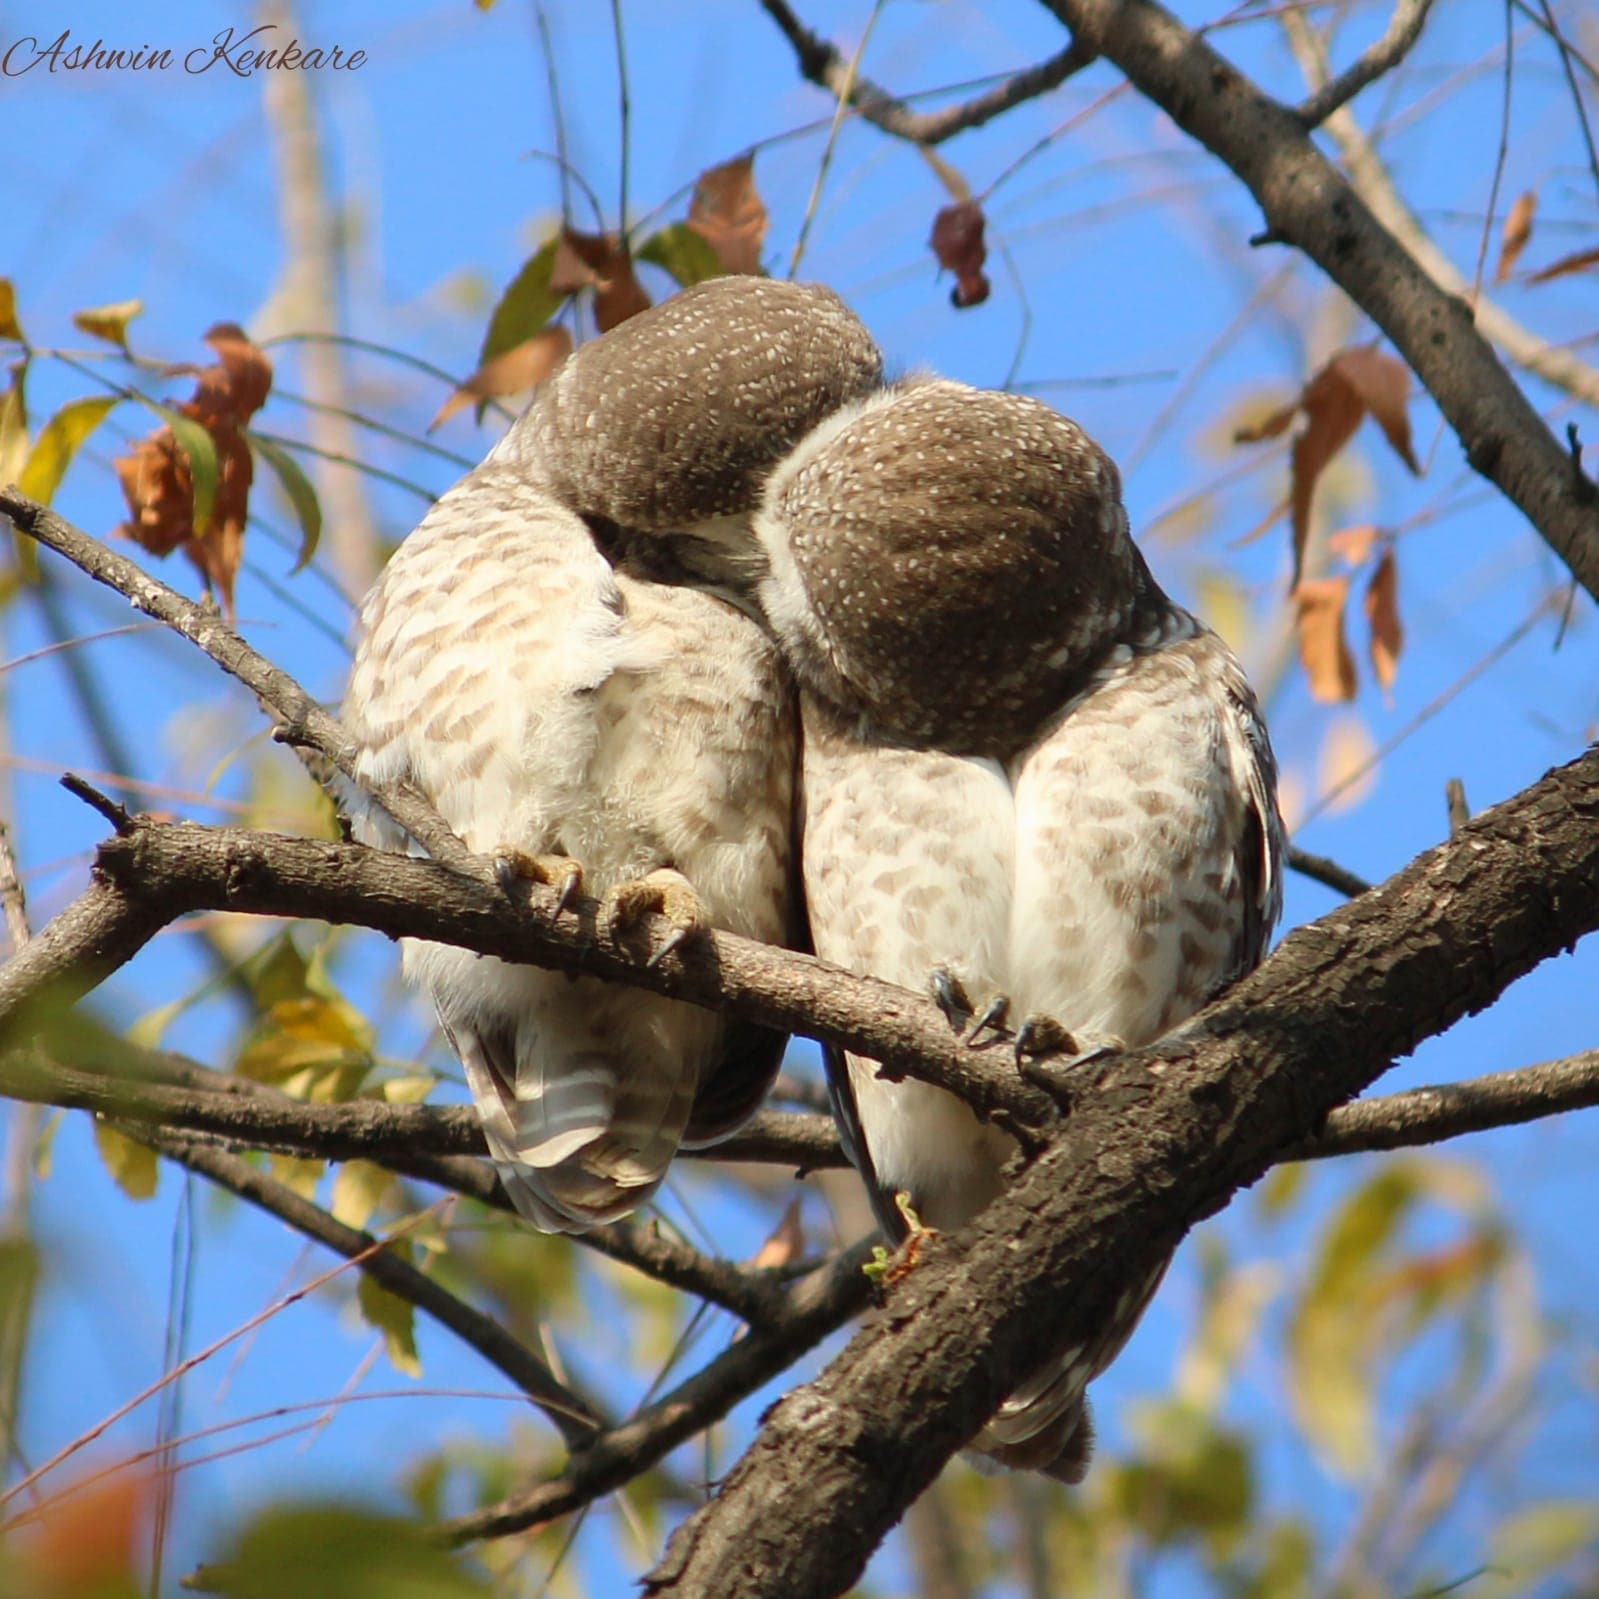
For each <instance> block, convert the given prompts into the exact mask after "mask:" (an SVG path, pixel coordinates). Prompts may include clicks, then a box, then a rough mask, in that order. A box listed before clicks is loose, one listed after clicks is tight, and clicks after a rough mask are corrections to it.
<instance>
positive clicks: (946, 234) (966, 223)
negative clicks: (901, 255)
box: [928, 200, 992, 311]
mask: <svg viewBox="0 0 1599 1599" xmlns="http://www.w3.org/2000/svg"><path fill="white" fill-rule="evenodd" d="M986 222H987V219H986V218H985V217H984V216H983V208H982V206H980V205H979V204H978V203H977V201H975V200H963V201H961V202H960V203H959V204H958V205H946V206H945V207H944V209H943V210H942V211H940V212H939V213H938V215H937V216H936V217H934V218H933V234H932V237H931V238H930V239H929V240H928V243H929V244H930V245H931V246H932V251H933V254H934V255H935V256H937V257H938V264H939V266H941V267H942V268H943V269H944V270H945V271H946V272H953V273H954V274H955V287H954V288H953V289H952V290H951V291H950V296H949V303H950V304H951V305H952V306H954V307H955V308H956V310H958V311H959V310H965V309H966V308H967V307H968V306H973V305H981V304H982V303H983V301H984V300H986V299H987V298H988V296H989V291H990V289H991V287H992V286H991V285H990V283H989V281H988V278H987V276H986V275H985V273H984V272H983V263H984V262H985V261H986V260H987V259H988V248H987V246H986V245H985V244H984V243H983V229H984V227H985V226H986Z"/></svg>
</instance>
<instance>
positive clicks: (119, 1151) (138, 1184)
mask: <svg viewBox="0 0 1599 1599" xmlns="http://www.w3.org/2000/svg"><path fill="white" fill-rule="evenodd" d="M94 1142H95V1147H96V1148H97V1149H98V1150H99V1151H100V1159H101V1160H102V1161H104V1163H105V1169H106V1170H107V1171H108V1172H110V1173H111V1176H112V1178H113V1179H114V1181H115V1182H116V1185H117V1187H118V1188H120V1189H121V1190H122V1192H123V1193H125V1194H126V1195H127V1196H128V1198H129V1199H150V1198H153V1197H154V1195H155V1189H156V1179H157V1176H158V1173H159V1170H160V1162H159V1161H158V1160H157V1159H156V1154H155V1151H154V1150H153V1149H147V1148H146V1147H145V1146H144V1145H143V1144H136V1143H134V1141H133V1140H132V1139H131V1138H124V1137H123V1136H122V1134H121V1133H119V1132H118V1131H117V1130H116V1128H115V1127H112V1126H110V1125H109V1124H108V1123H106V1122H103V1121H101V1120H100V1119H99V1118H98V1117H96V1118H95V1123H94Z"/></svg>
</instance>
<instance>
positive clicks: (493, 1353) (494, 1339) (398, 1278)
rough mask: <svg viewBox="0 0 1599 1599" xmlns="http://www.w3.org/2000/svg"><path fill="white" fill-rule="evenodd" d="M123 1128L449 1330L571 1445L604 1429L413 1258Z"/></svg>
mask: <svg viewBox="0 0 1599 1599" xmlns="http://www.w3.org/2000/svg"><path fill="white" fill-rule="evenodd" d="M118 1128H119V1131H121V1132H122V1133H124V1134H125V1135H126V1136H127V1137H129V1138H132V1139H134V1140H136V1141H137V1142H138V1143H141V1144H144V1145H145V1146H146V1147H148V1148H150V1149H153V1150H155V1151H156V1153H157V1154H160V1155H164V1156H165V1157H166V1158H167V1159H168V1160H172V1161H176V1162H177V1163H178V1164H179V1165H180V1166H185V1167H187V1168H188V1169H189V1170H190V1171H193V1172H198V1173H199V1174H200V1175H201V1176H202V1177H205V1178H207V1179H209V1180H210V1181H211V1182H213V1183H216V1184H217V1185H218V1187H221V1188H226V1189H227V1190H228V1191H229V1192H230V1193H233V1194H237V1195H238V1196H239V1197H240V1198H241V1199H247V1200H249V1202H250V1203H251V1204H252V1205H256V1206H259V1207H260V1209H262V1210H264V1211H267V1212H268V1213H269V1214H271V1215H273V1216H276V1217H277V1218H278V1219H279V1220H280V1221H283V1222H286V1223H287V1224H288V1225H289V1226H290V1227H292V1228H294V1230H295V1231H296V1232H298V1233H303V1234H304V1235H305V1236H306V1237H307V1238H310V1239H312V1240H314V1241H315V1242H316V1243H319V1244H325V1245H326V1246H327V1247H328V1248H329V1249H331V1250H332V1251H333V1252H334V1253H335V1254H338V1255H343V1256H344V1258H345V1259H346V1260H351V1261H354V1262H355V1263H356V1265H357V1268H358V1269H359V1270H360V1271H362V1272H364V1273H365V1274H366V1275H367V1276H369V1277H370V1278H371V1279H372V1280H373V1281H374V1282H376V1283H380V1284H381V1285H382V1286H383V1287H384V1288H386V1289H388V1291H389V1292H390V1293H391V1294H395V1295H396V1296H398V1297H399V1298H401V1299H403V1300H405V1301H406V1302H407V1303H409V1304H411V1305H414V1306H415V1307H416V1308H417V1309H418V1310H420V1311H422V1312H423V1313H424V1314H426V1315H429V1316H431V1317H432V1318H433V1319H434V1320H435V1321H436V1322H438V1323H439V1325H440V1326H442V1327H447V1328H448V1329H449V1330H450V1331H451V1332H453V1333H454V1334H455V1335H456V1337H457V1338H459V1339H460V1340H461V1341H462V1342H463V1343H464V1344H467V1345H468V1346H469V1347H470V1348H472V1349H475V1350H476V1351H477V1352H478V1354H480V1355H481V1356H482V1357H483V1358H484V1359H485V1360H486V1361H488V1362H489V1364H490V1365H491V1366H493V1367H495V1368H496V1369H497V1370H498V1371H500V1372H501V1373H502V1374H503V1375H504V1376H506V1377H507V1378H509V1379H510V1381H512V1382H513V1383H515V1384H516V1386H517V1387H518V1388H520V1389H521V1390H522V1392H523V1393H525V1394H526V1395H527V1396H528V1398H529V1399H531V1400H532V1401H533V1403H534V1404H535V1405H537V1406H538V1407H539V1409H540V1410H542V1411H543V1412H544V1413H545V1415H547V1416H548V1417H549V1418H550V1420H551V1421H552V1422H553V1423H554V1424H555V1427H556V1428H557V1430H558V1431H559V1432H560V1434H561V1436H562V1438H564V1439H565V1440H566V1443H567V1447H568V1448H570V1449H572V1450H573V1451H577V1450H579V1449H582V1448H584V1447H586V1446H587V1445H589V1444H590V1443H591V1442H592V1440H593V1439H594V1438H595V1437H596V1435H597V1434H598V1433H599V1431H600V1426H601V1424H600V1421H599V1419H598V1417H596V1415H595V1414H594V1412H593V1410H592V1409H591V1408H590V1407H589V1406H588V1405H586V1404H584V1403H583V1401H582V1400H580V1399H579V1398H578V1397H577V1395H576V1394H574V1393H573V1392H572V1391H571V1390H570V1389H569V1388H568V1387H567V1386H566V1385H565V1384H564V1383H562V1382H561V1381H560V1380H559V1379H558V1378H557V1377H556V1375H555V1373H554V1372H552V1371H551V1370H550V1368H549V1367H548V1366H547V1365H545V1363H544V1361H543V1360H542V1359H540V1357H539V1356H538V1355H536V1354H534V1353H533V1351H532V1350H531V1349H529V1348H528V1347H527V1345H526V1344H523V1343H521V1342H520V1341H519V1340H518V1339H516V1338H513V1337H512V1336H511V1334H510V1333H508V1332H507V1331H506V1330H505V1329H504V1328H503V1327H502V1326H501V1325H500V1324H499V1323H498V1322H497V1321H495V1320H494V1319H493V1318H492V1317H491V1316H485V1315H484V1314H483V1312H482V1311H480V1310H475V1309H473V1307H472V1306H471V1305H469V1304H467V1303H466V1302H465V1301H464V1300H461V1299H457V1298H456V1296H455V1295H454V1294H452V1293H451V1292H450V1291H449V1290H448V1289H447V1288H444V1287H442V1286H441V1285H440V1284H438V1283H436V1282H434V1281H433V1279H432V1278H431V1277H428V1276H425V1275H424V1274H423V1273H422V1272H420V1271H418V1270H417V1269H416V1267H415V1266H413V1265H412V1264H411V1263H410V1261H408V1260H405V1259H404V1258H402V1257H401V1256H400V1255H397V1254H395V1253H394V1252H393V1251H392V1250H390V1249H375V1248H374V1245H376V1244H378V1243H379V1242H380V1240H379V1239H377V1238H375V1237H374V1236H373V1235H372V1234H371V1233H368V1232H363V1231H360V1230H358V1229H356V1228H354V1227H347V1226H345V1224H344V1223H343V1222H341V1221H337V1220H335V1219H334V1217H332V1216H331V1215H329V1214H328V1212H327V1211H325V1210H323V1209H322V1207H321V1206H320V1205H313V1204H312V1203H311V1202H310V1200H308V1199H302V1198H301V1197H300V1196H299V1195H298V1194H297V1193H295V1192H294V1190H293V1189H292V1188H289V1187H287V1186H285V1185H284V1184H283V1183H280V1182H278V1181H276V1180H275V1179H274V1178H271V1177H268V1176H267V1175H266V1173H265V1172H262V1171H259V1170H257V1168H256V1167H254V1166H252V1165H250V1164H249V1163H248V1162H247V1161H243V1160H240V1159H239V1158H238V1157H237V1156H235V1155H228V1154H224V1153H223V1152H222V1151H221V1150H220V1149H215V1148H213V1147H211V1146H210V1145H208V1144H205V1143H202V1142H200V1141H199V1140H197V1139H194V1138H190V1137H186V1136H185V1135H184V1134H182V1133H175V1132H168V1131H166V1130H165V1129H161V1128H156V1127H152V1126H150V1125H149V1124H148V1123H144V1122H122V1123H119V1124H118Z"/></svg>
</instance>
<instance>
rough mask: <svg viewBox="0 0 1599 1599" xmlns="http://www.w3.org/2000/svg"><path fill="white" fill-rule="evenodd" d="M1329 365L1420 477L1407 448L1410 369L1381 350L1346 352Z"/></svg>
mask: <svg viewBox="0 0 1599 1599" xmlns="http://www.w3.org/2000/svg"><path fill="white" fill-rule="evenodd" d="M1331 366H1332V367H1336V368H1337V369H1338V371H1339V373H1340V374H1341V375H1342V376H1343V378H1344V380H1345V381H1346V382H1347V383H1348V384H1349V386H1350V387H1351V388H1352V389H1353V390H1354V391H1355V393H1356V395H1357V396H1358V397H1359V399H1360V403H1361V404H1362V405H1363V406H1365V408H1366V409H1367V410H1368V411H1370V412H1371V414H1372V415H1373V416H1374V417H1375V418H1376V419H1377V426H1378V427H1380V428H1381V429H1382V431H1383V436H1384V437H1385V438H1386V439H1387V440H1388V442H1389V444H1391V445H1392V446H1393V449H1394V453H1395V454H1396V455H1397V456H1398V457H1399V459H1400V460H1401V461H1403V462H1404V463H1405V465H1406V466H1408V467H1409V468H1410V470H1411V471H1412V472H1414V473H1415V474H1416V476H1417V477H1420V476H1421V467H1420V466H1419V465H1418V464H1417V462H1416V457H1415V454H1414V453H1413V452H1412V450H1411V448H1410V411H1409V409H1408V407H1409V404H1410V368H1409V367H1407V366H1406V365H1405V363H1404V362H1403V361H1399V360H1396V359H1395V358H1394V357H1393V356H1391V355H1384V354H1383V353H1382V351H1381V350H1345V351H1344V353H1343V354H1342V355H1339V356H1335V357H1334V358H1333V360H1332V362H1331Z"/></svg>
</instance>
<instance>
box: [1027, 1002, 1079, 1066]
mask: <svg viewBox="0 0 1599 1599" xmlns="http://www.w3.org/2000/svg"><path fill="white" fill-rule="evenodd" d="M1012 1048H1014V1050H1015V1051H1016V1064H1017V1065H1018V1066H1020V1065H1021V1064H1022V1063H1023V1062H1024V1061H1027V1060H1036V1059H1037V1058H1038V1057H1039V1056H1040V1055H1060V1054H1063V1053H1064V1054H1072V1055H1075V1054H1076V1053H1077V1040H1076V1039H1075V1038H1074V1037H1073V1036H1072V1035H1071V1034H1070V1033H1069V1032H1067V1031H1066V1029H1065V1028H1064V1027H1062V1026H1061V1024H1060V1023H1059V1022H1058V1021H1056V1020H1055V1018H1054V1017H1053V1016H1043V1015H1035V1016H1028V1017H1025V1018H1024V1019H1023V1021H1022V1025H1021V1026H1020V1027H1018V1028H1017V1029H1016V1037H1015V1038H1014V1039H1013V1040H1012Z"/></svg>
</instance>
